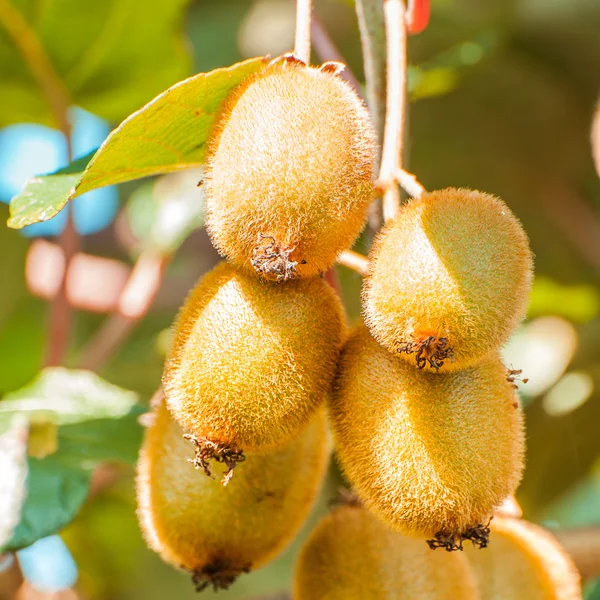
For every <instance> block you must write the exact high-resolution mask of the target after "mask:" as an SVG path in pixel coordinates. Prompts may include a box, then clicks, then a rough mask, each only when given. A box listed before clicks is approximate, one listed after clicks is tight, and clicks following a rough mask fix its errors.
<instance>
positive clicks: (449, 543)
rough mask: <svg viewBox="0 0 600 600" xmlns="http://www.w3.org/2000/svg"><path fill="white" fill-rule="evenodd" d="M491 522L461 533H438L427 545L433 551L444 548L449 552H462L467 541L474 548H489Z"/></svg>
mask: <svg viewBox="0 0 600 600" xmlns="http://www.w3.org/2000/svg"><path fill="white" fill-rule="evenodd" d="M490 522H491V519H490V521H488V524H487V525H482V524H481V523H480V524H479V525H477V526H476V527H469V528H467V529H466V530H465V531H463V532H461V533H454V532H448V531H438V533H436V534H435V537H434V538H433V539H432V540H427V545H428V546H429V547H430V548H431V549H432V550H436V549H437V548H443V549H444V550H446V551H447V552H454V551H456V550H462V549H463V544H464V542H466V541H470V542H472V543H473V546H475V547H477V548H479V549H480V550H481V549H483V548H487V546H488V544H489V543H490Z"/></svg>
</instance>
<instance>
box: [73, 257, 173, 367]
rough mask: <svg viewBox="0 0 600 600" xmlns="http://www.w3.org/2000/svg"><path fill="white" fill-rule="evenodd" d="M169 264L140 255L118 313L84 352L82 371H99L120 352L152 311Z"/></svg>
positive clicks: (81, 360)
mask: <svg viewBox="0 0 600 600" xmlns="http://www.w3.org/2000/svg"><path fill="white" fill-rule="evenodd" d="M168 262H169V257H166V256H161V255H158V254H155V253H152V252H147V253H144V254H142V255H140V257H139V258H138V260H137V262H136V264H135V265H134V267H133V270H132V271H131V275H130V276H129V279H128V281H127V284H126V285H125V288H124V289H123V292H122V293H121V297H120V298H119V304H118V307H117V311H116V312H115V313H114V314H112V315H111V316H110V317H108V318H107V319H106V321H105V322H104V323H103V324H102V326H101V327H100V330H99V331H98V333H97V334H96V336H95V337H94V338H92V340H90V342H89V343H88V344H87V346H85V347H84V349H83V350H82V351H81V357H80V360H79V366H80V367H81V368H83V369H92V370H98V369H99V368H100V367H101V366H102V365H104V363H105V362H106V361H107V360H108V359H109V358H110V357H111V356H112V355H113V354H114V353H115V352H116V351H117V350H118V348H119V347H120V346H121V344H122V343H123V342H124V341H125V340H126V339H127V337H128V336H129V334H130V333H131V331H132V330H133V328H134V327H135V326H136V324H137V323H138V322H139V321H140V319H142V317H144V315H145V314H146V313H147V312H148V310H149V309H150V306H151V305H152V302H153V301H154V298H155V297H156V294H157V293H158V290H159V288H160V284H161V283H162V280H163V276H164V273H165V270H166V267H167V265H168Z"/></svg>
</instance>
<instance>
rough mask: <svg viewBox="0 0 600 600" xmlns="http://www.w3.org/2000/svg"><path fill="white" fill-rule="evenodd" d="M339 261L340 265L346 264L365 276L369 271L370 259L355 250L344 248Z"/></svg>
mask: <svg viewBox="0 0 600 600" xmlns="http://www.w3.org/2000/svg"><path fill="white" fill-rule="evenodd" d="M337 261H338V263H339V264H340V265H344V266H345V267H348V268H349V269H352V270H353V271H356V272H357V273H359V274H360V275H362V276H363V277H365V276H366V275H367V274H368V273H369V264H370V263H369V259H368V258H367V257H366V256H363V255H362V254H359V253H358V252H354V251H353V250H344V252H342V253H341V254H340V255H339V256H338V260H337Z"/></svg>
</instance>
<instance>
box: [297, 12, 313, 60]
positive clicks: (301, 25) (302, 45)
mask: <svg viewBox="0 0 600 600" xmlns="http://www.w3.org/2000/svg"><path fill="white" fill-rule="evenodd" d="M311 12H312V0H296V38H295V40H294V56H295V57H296V58H298V59H299V60H301V61H302V62H304V63H306V64H307V65H308V64H309V63H310V29H311V28H310V21H311Z"/></svg>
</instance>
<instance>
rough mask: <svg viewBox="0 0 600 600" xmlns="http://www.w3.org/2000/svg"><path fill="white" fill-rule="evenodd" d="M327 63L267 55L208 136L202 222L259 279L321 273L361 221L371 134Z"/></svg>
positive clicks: (369, 178)
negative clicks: (311, 64)
mask: <svg viewBox="0 0 600 600" xmlns="http://www.w3.org/2000/svg"><path fill="white" fill-rule="evenodd" d="M331 67H332V65H331V63H326V64H325V65H323V67H321V68H317V67H309V66H307V65H305V64H304V63H302V62H301V61H299V60H297V59H295V58H293V57H291V56H287V57H283V58H281V59H278V60H275V61H273V63H271V65H270V66H268V67H266V68H265V69H263V70H261V71H259V72H258V73H256V74H255V75H253V76H251V77H249V78H248V79H247V80H246V81H245V82H243V83H242V84H241V85H240V86H239V87H238V88H236V90H234V92H233V93H232V95H231V96H230V98H229V99H228V100H227V101H226V103H225V106H224V109H223V111H222V114H221V116H220V118H219V119H218V120H217V125H216V127H215V129H214V131H213V132H212V135H211V137H210V139H209V142H208V144H209V152H208V158H207V168H206V173H205V199H206V210H207V214H206V226H207V230H208V232H209V234H210V236H211V239H212V242H213V244H214V245H215V247H216V248H217V250H218V251H219V252H220V253H221V254H222V255H223V256H225V257H227V258H228V259H230V260H231V261H233V262H235V263H236V264H237V265H239V266H241V267H244V268H246V269H250V270H252V271H253V272H255V273H258V274H259V275H260V276H261V277H263V278H265V279H271V280H275V281H285V280H288V279H293V278H297V277H305V276H312V275H316V274H318V273H321V272H324V271H325V270H327V269H328V268H329V267H330V266H331V265H333V264H334V262H335V260H336V258H337V255H338V254H339V253H340V252H342V251H343V250H346V249H347V248H349V247H350V246H351V245H352V243H353V242H354V240H355V239H356V237H357V236H358V234H359V233H360V231H361V229H362V227H363V225H364V223H365V219H366V211H367V207H368V205H369V202H370V200H371V198H372V195H373V191H374V181H373V168H374V161H375V142H374V139H375V138H374V133H373V130H372V126H371V124H370V121H369V115H368V111H367V109H366V107H365V106H364V105H363V102H362V101H361V100H360V98H359V97H358V96H357V94H356V93H355V92H354V90H352V88H351V87H350V86H349V85H348V84H347V83H346V82H345V81H343V80H342V79H341V78H340V77H339V75H338V74H337V73H336V70H337V68H335V69H332V68H331Z"/></svg>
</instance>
